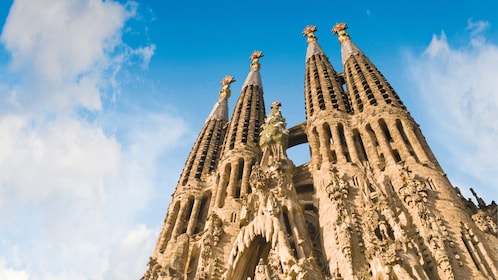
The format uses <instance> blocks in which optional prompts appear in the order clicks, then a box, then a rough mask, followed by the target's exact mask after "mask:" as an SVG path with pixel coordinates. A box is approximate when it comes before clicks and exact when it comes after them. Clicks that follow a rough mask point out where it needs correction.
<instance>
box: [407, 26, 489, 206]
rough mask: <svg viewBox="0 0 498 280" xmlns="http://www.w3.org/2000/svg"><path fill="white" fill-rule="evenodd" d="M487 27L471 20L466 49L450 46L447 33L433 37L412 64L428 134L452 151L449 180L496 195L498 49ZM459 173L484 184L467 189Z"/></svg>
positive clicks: (448, 165)
mask: <svg viewBox="0 0 498 280" xmlns="http://www.w3.org/2000/svg"><path fill="white" fill-rule="evenodd" d="M487 28H489V23H488V22H485V21H476V22H474V21H471V20H469V22H468V27H467V30H468V31H469V33H470V34H469V35H470V36H469V39H468V44H467V45H463V46H454V45H452V44H451V43H450V42H449V41H448V39H447V37H446V35H445V34H444V32H443V33H441V34H440V35H434V36H433V38H432V41H431V42H430V44H429V46H428V47H427V48H426V50H425V52H424V53H423V54H421V55H412V56H411V57H410V58H409V59H408V62H409V65H410V73H409V75H410V77H412V81H413V85H414V86H415V88H416V89H417V94H418V95H420V96H422V98H423V100H424V102H425V104H424V105H425V108H426V110H427V111H428V113H429V115H430V118H431V122H433V124H434V127H435V128H434V130H433V131H430V132H429V133H430V134H432V136H433V137H434V138H436V139H437V142H438V143H441V144H440V145H442V146H444V148H445V149H446V150H447V151H448V157H449V158H446V159H444V160H445V165H446V167H448V169H451V170H446V171H447V172H448V173H449V178H450V179H452V180H453V181H454V183H455V184H456V185H459V186H461V187H463V188H469V187H474V188H477V189H479V190H480V194H481V195H485V196H488V197H493V193H495V192H496V191H498V179H497V178H496V176H494V174H497V173H498V165H497V164H496V158H497V156H498V142H497V141H496V139H498V121H497V120H498V90H497V89H498V80H497V79H496V77H497V76H498V68H497V67H496V65H498V46H497V45H495V44H493V43H490V42H488V41H487V40H486V38H485V33H484V32H485V31H486V29H487ZM438 131H439V132H440V131H445V133H439V132H438ZM460 174H467V175H470V176H471V177H473V178H474V179H475V180H476V181H477V182H480V184H481V185H480V186H473V185H469V184H470V182H468V181H466V180H465V179H463V178H464V176H461V175H460Z"/></svg>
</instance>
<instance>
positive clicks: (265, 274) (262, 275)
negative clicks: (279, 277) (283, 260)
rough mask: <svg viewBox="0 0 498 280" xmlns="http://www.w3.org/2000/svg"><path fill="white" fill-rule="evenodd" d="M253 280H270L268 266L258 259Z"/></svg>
mask: <svg viewBox="0 0 498 280" xmlns="http://www.w3.org/2000/svg"><path fill="white" fill-rule="evenodd" d="M254 280H271V278H270V270H269V269H268V265H266V264H264V263H263V259H259V263H258V265H257V266H256V270H255V271H254Z"/></svg>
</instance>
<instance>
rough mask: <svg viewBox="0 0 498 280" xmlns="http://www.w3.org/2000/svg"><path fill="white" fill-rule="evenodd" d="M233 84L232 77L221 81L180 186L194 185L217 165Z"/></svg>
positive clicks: (188, 160) (186, 165)
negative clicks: (216, 97)
mask: <svg viewBox="0 0 498 280" xmlns="http://www.w3.org/2000/svg"><path fill="white" fill-rule="evenodd" d="M233 82H235V79H234V78H233V76H225V78H223V80H222V81H221V84H222V85H223V87H222V89H221V90H220V94H219V98H218V101H217V102H216V103H215V104H214V107H213V110H212V111H211V113H210V114H209V116H208V118H207V119H206V122H205V123H204V126H203V127H202V129H201V132H200V133H199V136H198V137H197V140H196V141H195V144H194V147H193V148H192V151H191V152H190V155H189V157H188V159H187V162H186V164H185V167H184V169H183V171H182V175H181V176H180V184H181V185H182V186H185V185H187V184H188V183H189V182H190V183H194V184H196V183H197V182H198V180H200V179H201V178H202V177H205V176H207V175H208V174H209V173H211V172H212V171H213V170H214V169H215V167H216V165H217V164H218V160H219V155H220V151H221V149H220V147H221V145H222V143H223V139H224V137H225V131H226V128H225V124H226V123H227V122H228V101H227V99H228V98H229V97H230V84H231V83H233Z"/></svg>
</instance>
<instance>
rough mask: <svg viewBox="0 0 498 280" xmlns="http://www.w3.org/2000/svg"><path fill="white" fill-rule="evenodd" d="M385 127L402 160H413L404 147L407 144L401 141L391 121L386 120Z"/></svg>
mask: <svg viewBox="0 0 498 280" xmlns="http://www.w3.org/2000/svg"><path fill="white" fill-rule="evenodd" d="M386 126H387V128H388V129H389V132H390V133H391V137H392V138H393V140H394V144H397V145H396V146H398V149H399V150H400V153H401V157H402V159H404V160H405V161H406V160H409V159H413V156H412V155H411V154H410V151H409V150H408V147H407V146H406V145H407V144H406V143H405V140H403V136H402V135H401V133H400V132H399V130H398V127H397V126H396V124H395V123H393V122H392V121H391V120H387V121H386Z"/></svg>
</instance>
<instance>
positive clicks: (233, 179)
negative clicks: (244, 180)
mask: <svg viewBox="0 0 498 280" xmlns="http://www.w3.org/2000/svg"><path fill="white" fill-rule="evenodd" d="M239 164H240V163H239V161H237V163H235V164H233V165H232V169H231V170H230V179H229V181H228V187H227V194H228V195H229V196H230V197H232V198H233V197H234V195H235V188H236V187H237V183H238V182H237V180H238V178H237V177H238V174H237V173H238V172H239Z"/></svg>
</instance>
